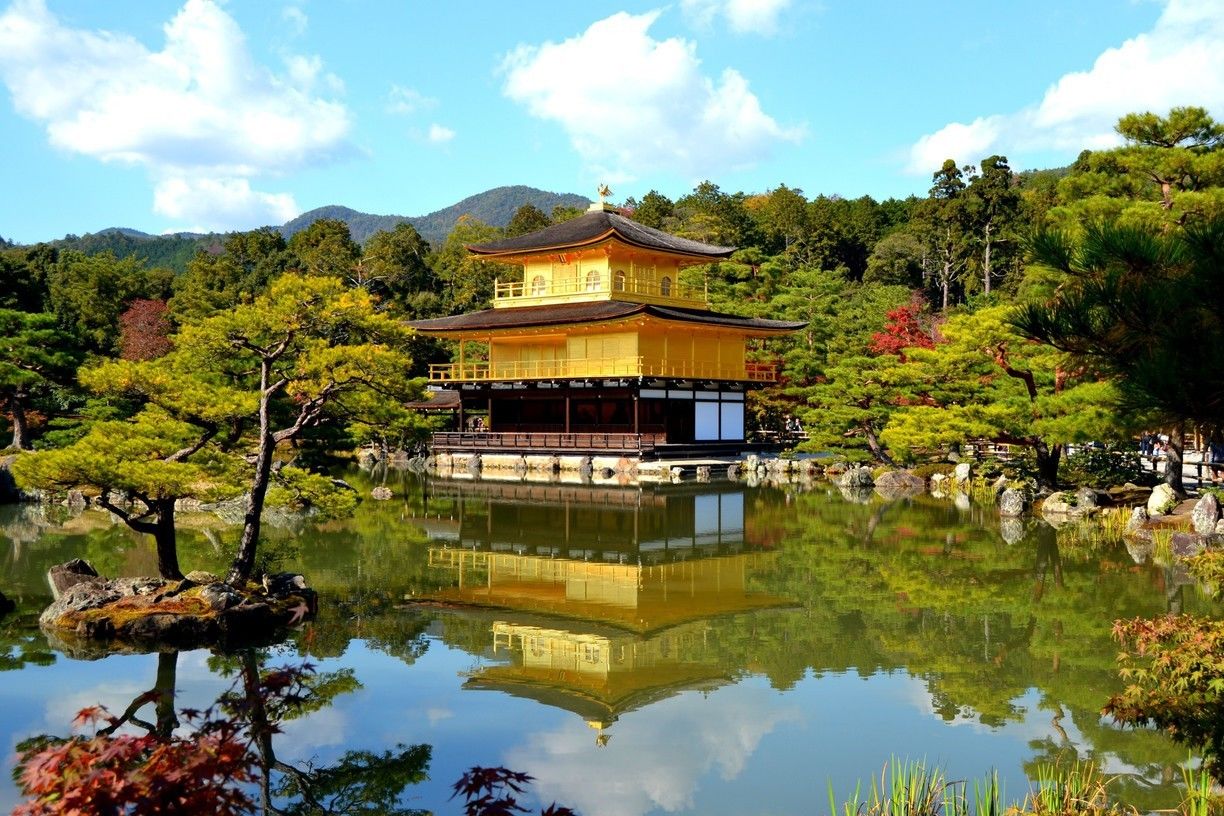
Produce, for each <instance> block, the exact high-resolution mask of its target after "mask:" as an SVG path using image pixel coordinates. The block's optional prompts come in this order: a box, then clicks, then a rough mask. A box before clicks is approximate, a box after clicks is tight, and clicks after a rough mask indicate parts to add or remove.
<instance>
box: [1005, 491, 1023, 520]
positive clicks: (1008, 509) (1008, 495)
mask: <svg viewBox="0 0 1224 816" xmlns="http://www.w3.org/2000/svg"><path fill="white" fill-rule="evenodd" d="M1028 505H1029V497H1028V494H1027V493H1025V492H1024V491H1023V490H1019V489H1017V488H1014V487H1009V488H1007V489H1006V490H1004V491H1003V492H1002V493H1000V494H999V515H1000V516H1003V517H1004V518H1016V517H1017V516H1022V515H1024V511H1025V510H1027V509H1028Z"/></svg>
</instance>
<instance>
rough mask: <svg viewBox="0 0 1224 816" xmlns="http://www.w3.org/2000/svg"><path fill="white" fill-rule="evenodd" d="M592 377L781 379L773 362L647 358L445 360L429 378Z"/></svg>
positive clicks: (445, 380) (456, 380) (768, 380)
mask: <svg viewBox="0 0 1224 816" xmlns="http://www.w3.org/2000/svg"><path fill="white" fill-rule="evenodd" d="M591 377H665V378H669V379H681V380H735V381H745V380H746V381H748V382H764V383H771V382H775V381H776V380H777V379H778V369H777V366H775V365H773V364H772V363H739V364H736V363H713V362H692V361H686V360H647V359H646V358H644V357H603V358H586V359H583V358H577V359H567V360H523V361H507V362H493V363H488V362H478V363H462V364H460V363H441V364H436V365H431V366H430V367H429V379H430V380H431V381H433V382H485V381H493V380H498V381H501V380H565V379H585V378H591Z"/></svg>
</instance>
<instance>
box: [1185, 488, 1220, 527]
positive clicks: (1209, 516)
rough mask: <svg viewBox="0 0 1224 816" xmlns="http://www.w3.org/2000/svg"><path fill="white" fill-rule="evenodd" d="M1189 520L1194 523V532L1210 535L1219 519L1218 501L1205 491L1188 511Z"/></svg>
mask: <svg viewBox="0 0 1224 816" xmlns="http://www.w3.org/2000/svg"><path fill="white" fill-rule="evenodd" d="M1190 520H1191V521H1192V522H1193V523H1194V532H1196V533H1198V534H1199V535H1212V534H1213V533H1215V529H1216V524H1217V523H1218V522H1219V520H1220V503H1219V502H1218V501H1216V497H1215V496H1213V495H1212V494H1210V493H1205V494H1204V495H1203V497H1202V498H1200V499H1199V500H1198V503H1197V504H1195V505H1194V509H1193V510H1191V511H1190Z"/></svg>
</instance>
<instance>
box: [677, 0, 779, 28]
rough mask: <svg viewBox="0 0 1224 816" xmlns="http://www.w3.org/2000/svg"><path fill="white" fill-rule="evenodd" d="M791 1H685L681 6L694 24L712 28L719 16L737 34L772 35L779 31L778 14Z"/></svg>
mask: <svg viewBox="0 0 1224 816" xmlns="http://www.w3.org/2000/svg"><path fill="white" fill-rule="evenodd" d="M790 4H791V0H681V2H680V8H681V10H682V11H683V12H684V15H685V16H686V17H688V18H689V19H690V20H691V21H692V22H693V23H694V24H696V25H698V26H701V27H703V28H708V27H710V26H712V25H713V24H714V21H715V20H716V19H717V18H719V17H725V18H726V19H727V25H728V26H729V27H730V28H731V30H732V31H734V32H735V33H737V34H761V35H764V36H769V35H772V34H776V33H777V31H778V17H779V16H780V15H781V13H782V12H783V11H785V10H786V9H787V8H788V7H789V6H790Z"/></svg>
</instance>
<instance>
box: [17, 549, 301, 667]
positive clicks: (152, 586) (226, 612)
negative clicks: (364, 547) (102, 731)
mask: <svg viewBox="0 0 1224 816" xmlns="http://www.w3.org/2000/svg"><path fill="white" fill-rule="evenodd" d="M47 578H48V581H49V583H50V585H51V591H52V595H53V597H54V601H53V602H52V604H51V605H50V606H48V607H47V609H46V610H45V611H44V612H43V613H42V616H41V617H40V618H39V623H40V625H41V626H42V629H43V631H44V632H45V633H46V634H47V636H48V638H49V639H51V640H52V642H54V643H56V645H58V646H60V647H61V648H63V649H64V650H65V651H67V652H69V653H73V654H75V655H76V656H88V655H90V654H98V653H102V652H115V651H152V650H157V649H164V648H176V649H192V648H198V647H201V646H210V647H219V648H223V649H224V648H232V647H238V646H245V645H251V644H259V643H266V642H269V641H271V640H273V639H275V637H276V636H277V634H278V633H280V632H281V631H283V630H284V629H285V628H286V627H289V626H293V625H294V624H297V623H299V622H301V621H302V620H305V619H307V618H310V617H313V616H314V615H315V613H316V612H317V611H318V598H317V595H316V594H315V592H314V590H312V589H310V588H309V587H308V586H306V581H305V579H304V578H303V577H302V576H301V575H297V574H294V573H279V574H276V575H270V576H265V577H264V579H263V580H262V581H261V582H259V583H255V582H248V584H247V585H246V586H245V587H234V586H231V585H230V584H227V583H224V582H223V581H222V580H221V579H219V578H217V577H216V576H214V575H212V574H210V573H205V572H192V573H188V575H187V577H185V578H183V579H182V580H166V579H163V578H113V579H108V578H104V577H102V576H100V575H98V573H97V571H96V570H95V569H94V568H93V567H92V566H91V565H90V564H89V563H88V562H86V561H83V560H81V559H75V560H73V561H69V562H67V563H65V564H60V565H57V566H54V567H52V568H51V569H50V570H49V571H48V573H47Z"/></svg>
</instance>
